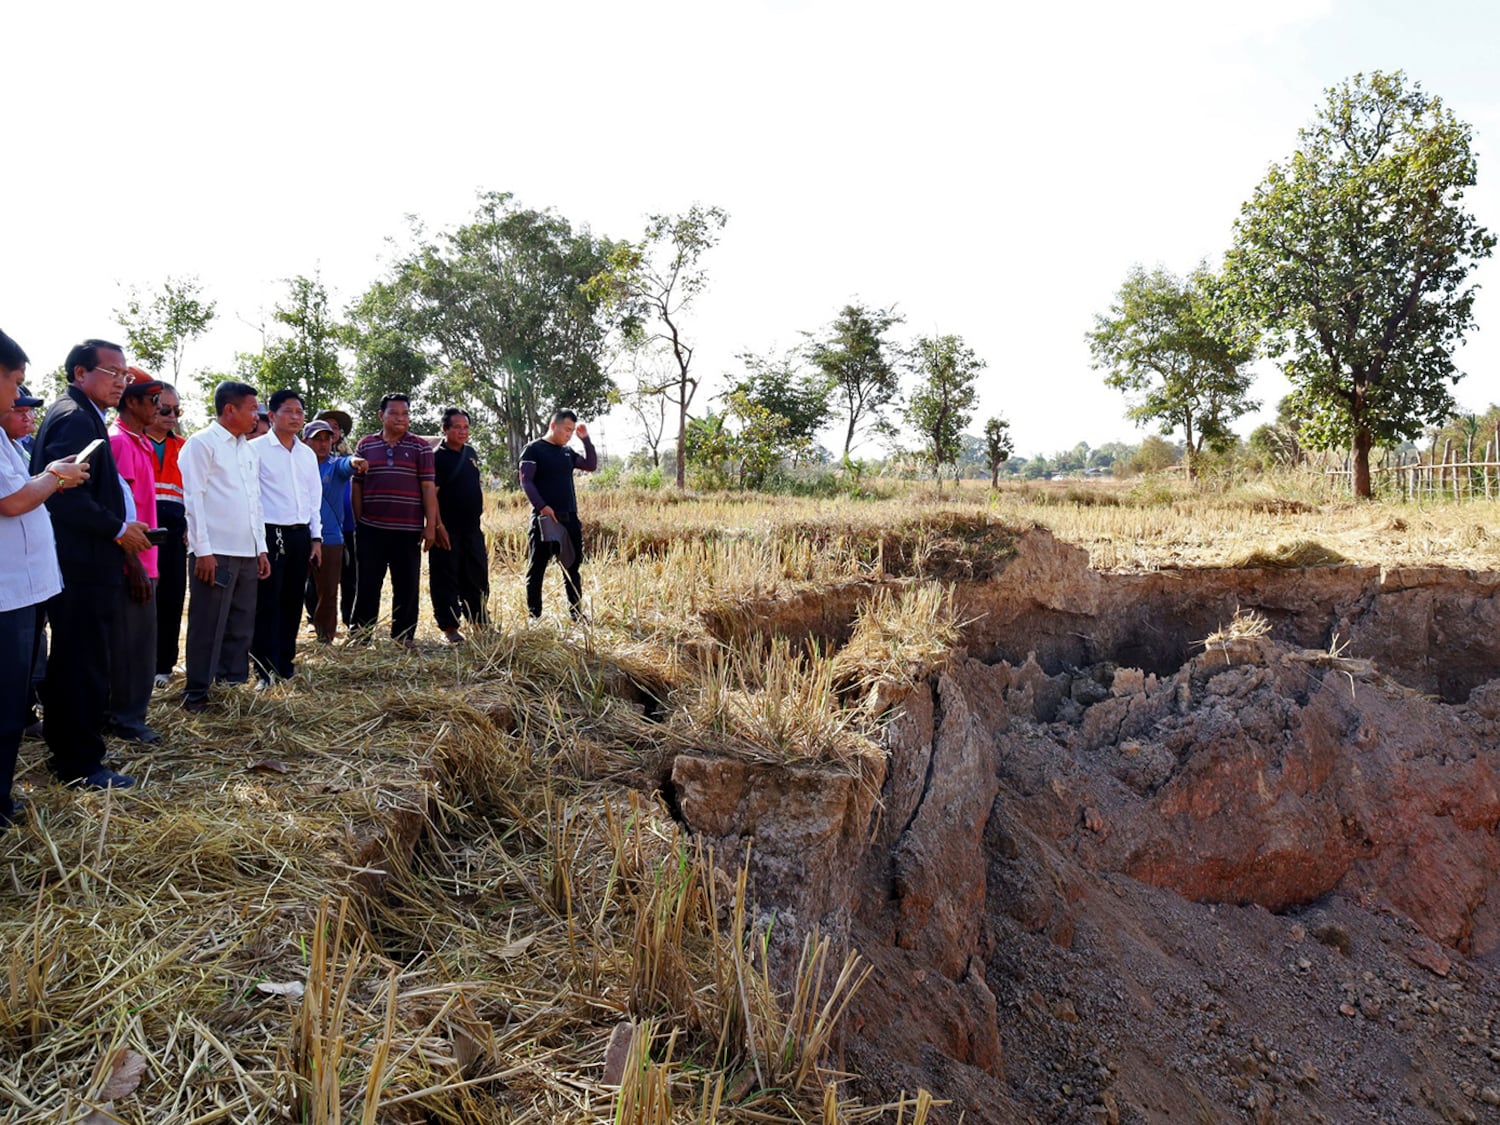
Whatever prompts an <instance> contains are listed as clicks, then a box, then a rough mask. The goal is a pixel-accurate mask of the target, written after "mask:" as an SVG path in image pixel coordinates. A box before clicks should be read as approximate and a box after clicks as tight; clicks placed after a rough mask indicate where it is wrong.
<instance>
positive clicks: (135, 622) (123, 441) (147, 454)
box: [105, 367, 162, 745]
mask: <svg viewBox="0 0 1500 1125" xmlns="http://www.w3.org/2000/svg"><path fill="white" fill-rule="evenodd" d="M130 377H131V382H130V383H129V384H127V385H126V387H125V390H124V391H123V392H122V393H121V394H120V407H119V414H118V416H117V417H116V418H115V424H114V426H113V427H111V429H110V434H109V448H110V452H112V453H113V454H114V455H115V464H116V465H118V466H119V468H120V479H121V480H123V481H124V482H125V484H126V487H128V488H129V489H130V497H131V499H132V500H133V501H134V502H135V514H136V518H137V519H139V520H141V521H142V522H143V523H145V524H146V526H148V527H156V526H158V524H157V522H156V464H155V459H154V458H153V457H152V453H151V442H150V440H149V439H148V438H147V437H146V427H147V426H148V425H149V424H150V423H151V420H152V419H154V418H155V417H156V407H157V404H158V403H159V402H160V400H161V388H162V384H161V383H160V382H158V381H157V380H155V379H153V378H151V376H150V375H148V374H147V373H146V372H144V371H142V370H141V369H140V368H139V367H132V368H131V369H130ZM156 552H157V548H156V547H155V546H154V545H153V546H151V547H147V548H146V549H145V550H144V551H141V552H140V553H139V554H127V555H126V556H125V586H124V587H123V588H122V590H121V592H120V599H119V602H118V605H117V608H116V610H115V621H114V628H113V631H112V632H111V634H110V645H109V661H110V673H109V712H108V715H107V719H106V724H105V726H106V729H107V730H108V731H109V733H110V734H112V735H114V736H115V737H116V738H123V739H125V740H126V741H128V742H144V743H146V744H148V745H154V744H156V743H158V742H160V741H161V735H159V734H157V733H156V731H154V730H152V729H151V728H150V727H149V726H147V725H146V708H147V707H148V706H149V705H150V703H151V685H152V680H153V679H154V677H155V672H154V669H155V668H156V582H157V568H156Z"/></svg>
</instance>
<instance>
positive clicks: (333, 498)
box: [302, 411, 365, 645]
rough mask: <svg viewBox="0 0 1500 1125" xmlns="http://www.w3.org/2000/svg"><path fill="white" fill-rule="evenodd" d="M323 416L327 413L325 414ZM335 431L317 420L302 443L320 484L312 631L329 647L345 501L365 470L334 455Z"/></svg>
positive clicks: (359, 461) (335, 627)
mask: <svg viewBox="0 0 1500 1125" xmlns="http://www.w3.org/2000/svg"><path fill="white" fill-rule="evenodd" d="M325 413H326V411H325ZM338 434H339V431H338V428H337V427H336V426H334V425H333V424H332V423H331V422H328V421H326V420H324V419H322V418H319V419H318V420H317V421H315V422H309V423H308V424H307V425H306V426H305V427H303V430H302V440H303V441H304V442H306V443H307V445H308V446H309V447H310V448H311V449H312V451H313V453H314V454H315V455H316V456H317V458H318V474H319V476H320V477H321V478H322V484H323V506H322V512H323V555H322V558H321V559H319V560H318V565H317V566H315V567H313V568H312V573H311V575H310V576H309V582H310V583H312V585H313V587H314V592H315V597H314V600H313V603H312V618H313V629H314V630H315V631H316V632H317V634H318V640H319V641H320V642H322V643H323V644H325V645H326V644H331V643H332V642H333V639H334V637H335V636H337V635H338V631H339V581H340V579H341V578H342V577H343V573H344V570H343V555H344V550H345V547H344V530H343V526H342V525H343V519H344V512H343V509H344V502H345V501H344V498H345V497H346V496H347V495H348V492H349V481H350V478H352V477H353V476H354V474H355V473H362V472H364V471H365V461H364V459H363V458H361V457H335V456H333V446H334V442H335V441H337V440H338Z"/></svg>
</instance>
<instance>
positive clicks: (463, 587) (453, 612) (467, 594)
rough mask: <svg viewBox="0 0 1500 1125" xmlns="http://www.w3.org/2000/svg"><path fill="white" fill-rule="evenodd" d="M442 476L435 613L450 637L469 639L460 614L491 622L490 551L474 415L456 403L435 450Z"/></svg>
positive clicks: (432, 561) (430, 565) (434, 557)
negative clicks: (472, 441) (472, 436)
mask: <svg viewBox="0 0 1500 1125" xmlns="http://www.w3.org/2000/svg"><path fill="white" fill-rule="evenodd" d="M432 459H433V471H434V474H435V475H436V477H437V502H438V529H437V540H436V542H434V543H433V545H432V550H431V551H429V552H428V553H427V585H428V589H429V591H430V593H431V594H432V615H433V617H435V618H436V619H437V625H438V628H439V629H441V630H442V631H443V636H445V637H447V638H448V643H449V644H453V645H457V644H463V640H464V635H463V634H462V633H460V632H459V631H458V619H459V617H460V615H462V616H463V617H466V618H468V620H469V624H470V625H487V624H489V620H490V617H489V611H488V609H487V608H486V606H487V603H488V602H489V600H490V557H489V552H488V551H487V550H485V545H484V532H483V531H481V530H480V527H479V519H480V517H481V516H483V515H484V487H483V485H482V484H481V483H480V479H479V459H478V458H477V457H475V455H474V450H473V449H471V448H470V447H469V415H468V413H467V412H465V411H463V410H460V409H459V408H458V407H456V406H450V407H449V408H448V409H447V410H445V411H443V444H442V445H440V446H438V447H437V449H436V450H434V451H433V454H432Z"/></svg>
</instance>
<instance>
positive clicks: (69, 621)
mask: <svg viewBox="0 0 1500 1125" xmlns="http://www.w3.org/2000/svg"><path fill="white" fill-rule="evenodd" d="M119 604H120V587H119V586H118V585H105V584H103V583H97V584H96V583H92V582H71V583H69V584H68V585H66V586H64V587H63V592H62V593H60V594H58V595H57V596H56V597H54V598H52V599H51V600H50V601H48V602H47V620H48V621H50V622H51V624H52V652H51V653H50V655H49V656H48V659H47V678H46V679H45V680H43V681H42V707H43V709H44V711H45V714H46V722H45V723H44V724H43V730H44V732H45V736H46V739H47V749H48V750H50V751H51V752H52V772H53V773H55V774H56V775H57V777H58V780H60V781H76V780H77V779H79V778H81V777H87V776H88V775H89V774H91V773H93V772H94V771H95V770H97V769H98V768H99V767H100V765H101V764H102V763H103V762H104V713H105V711H106V710H107V709H108V707H109V670H110V659H109V655H110V644H109V638H110V630H111V628H112V627H113V625H114V620H115V610H116V609H117V608H118V606H119Z"/></svg>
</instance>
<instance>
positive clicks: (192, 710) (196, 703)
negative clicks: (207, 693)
mask: <svg viewBox="0 0 1500 1125" xmlns="http://www.w3.org/2000/svg"><path fill="white" fill-rule="evenodd" d="M182 709H183V710H184V711H186V712H187V713H188V714H189V715H201V714H203V712H205V711H207V710H208V700H206V699H198V698H196V697H192V696H185V697H184V698H183V700H182Z"/></svg>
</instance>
